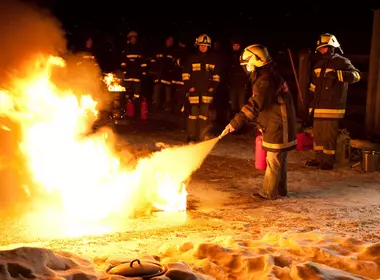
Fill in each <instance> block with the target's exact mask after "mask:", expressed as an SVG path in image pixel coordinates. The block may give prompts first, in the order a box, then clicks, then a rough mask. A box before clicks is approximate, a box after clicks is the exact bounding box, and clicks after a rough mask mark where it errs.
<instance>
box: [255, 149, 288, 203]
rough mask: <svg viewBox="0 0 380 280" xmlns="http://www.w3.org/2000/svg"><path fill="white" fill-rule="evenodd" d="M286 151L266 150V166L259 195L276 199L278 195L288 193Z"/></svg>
mask: <svg viewBox="0 0 380 280" xmlns="http://www.w3.org/2000/svg"><path fill="white" fill-rule="evenodd" d="M287 157H288V152H286V151H285V152H269V151H268V152H267V158H266V161H267V168H266V170H265V175H264V183H263V186H262V187H261V189H260V191H259V195H261V196H263V197H265V198H267V199H277V198H278V196H286V195H287V194H288V186H287V184H288V183H287V182H288V178H287V173H288V170H287V169H288V166H287V165H288V164H287Z"/></svg>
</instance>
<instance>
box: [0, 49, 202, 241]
mask: <svg viewBox="0 0 380 280" xmlns="http://www.w3.org/2000/svg"><path fill="white" fill-rule="evenodd" d="M32 65H33V66H32V67H33V69H31V70H30V71H28V73H30V75H29V76H26V77H25V76H23V77H17V78H14V79H13V82H12V84H11V85H10V86H9V88H8V89H7V90H2V91H0V117H5V118H9V119H11V120H13V121H14V122H15V123H17V124H18V125H19V126H20V128H21V132H22V140H21V143H20V145H19V148H20V150H21V151H22V154H23V156H24V157H25V162H26V165H27V168H28V170H29V171H30V173H31V174H32V176H31V177H32V178H31V179H32V181H33V186H34V187H35V186H37V187H38V189H41V190H42V191H43V193H46V194H49V195H48V197H49V198H50V197H51V196H54V197H56V196H58V198H59V200H58V201H59V204H58V205H59V206H57V205H54V206H55V207H58V208H59V211H60V212H59V213H60V216H59V217H60V218H58V216H55V214H51V215H53V216H54V217H55V219H61V218H62V217H63V218H64V219H65V221H66V222H67V221H70V223H72V225H68V224H66V225H65V226H66V227H70V226H75V227H76V231H78V227H77V226H78V223H80V222H90V223H94V222H96V223H102V222H104V221H105V220H107V219H111V218H110V217H118V218H120V217H123V218H128V217H132V216H136V215H138V214H141V213H144V214H146V213H150V212H151V211H153V210H154V209H158V210H162V211H184V210H186V197H187V192H186V186H185V184H184V183H183V182H184V181H185V180H186V179H187V178H188V177H189V176H190V175H191V173H192V172H193V171H194V170H195V169H196V168H198V166H196V165H198V163H194V162H195V161H194V160H192V159H191V155H190V157H189V154H188V152H186V151H184V150H183V149H181V148H168V149H164V150H162V151H160V152H157V153H155V154H153V155H152V156H151V157H147V158H143V159H140V160H139V161H138V163H137V164H136V166H134V167H128V166H125V165H123V164H122V160H121V156H120V155H118V154H117V153H116V152H115V150H114V149H113V146H114V145H113V144H114V142H113V141H114V137H113V136H114V135H113V134H112V133H111V132H109V131H105V132H104V131H103V132H101V133H98V134H93V135H90V136H88V135H87V136H86V133H87V130H88V129H89V127H90V126H91V124H92V122H93V121H94V120H95V119H96V115H97V110H96V105H97V102H96V101H95V100H93V98H92V97H91V96H90V95H83V96H77V95H76V94H74V92H72V91H67V90H66V91H63V90H61V89H60V88H58V87H57V86H56V85H55V84H54V83H53V81H52V79H51V73H52V71H53V70H54V69H55V68H56V67H65V61H64V60H62V59H61V58H59V57H52V56H50V57H45V56H43V57H40V58H39V59H38V60H36V61H35V62H34V63H33V64H32ZM111 78H112V79H111ZM105 79H106V81H109V83H108V85H109V89H110V90H116V89H117V90H119V88H118V85H116V84H115V83H113V82H112V81H113V79H114V75H113V74H108V75H107V76H106V77H105ZM0 127H2V129H7V130H9V128H8V127H6V126H4V125H3V126H1V124H0ZM184 148H186V147H184ZM186 157H187V158H188V160H190V162H188V163H186V162H185V161H186V160H185V161H184V162H181V164H179V162H178V161H179V159H184V158H185V159H186ZM30 187H32V186H30ZM31 189H33V188H31ZM50 199H51V198H50ZM41 204H42V205H41V206H42V209H43V211H44V213H45V214H47V213H50V212H49V211H50V210H49V206H48V205H50V206H51V204H52V202H51V200H50V201H49V202H48V201H44V202H42V203H41ZM119 222H120V219H119ZM39 226H40V227H41V226H42V227H44V226H43V225H42V224H41V222H40V225H39ZM44 228H46V226H45V227H44ZM66 230H69V229H67V228H66ZM86 233H91V232H88V229H82V232H76V234H86Z"/></svg>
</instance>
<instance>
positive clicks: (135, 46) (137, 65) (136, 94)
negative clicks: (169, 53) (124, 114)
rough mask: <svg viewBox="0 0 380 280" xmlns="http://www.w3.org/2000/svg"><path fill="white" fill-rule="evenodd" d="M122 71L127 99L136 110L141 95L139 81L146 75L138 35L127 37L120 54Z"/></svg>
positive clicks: (130, 34) (134, 33)
mask: <svg viewBox="0 0 380 280" xmlns="http://www.w3.org/2000/svg"><path fill="white" fill-rule="evenodd" d="M120 66H121V68H122V71H123V81H124V85H125V88H126V89H127V95H128V96H127V99H130V100H133V103H135V105H137V106H135V107H136V108H140V106H138V104H139V101H140V95H141V80H142V78H143V76H144V75H146V68H147V64H146V61H145V55H144V51H143V49H142V47H141V45H140V43H139V42H138V34H137V32H136V31H131V32H129V33H128V35H127V45H126V46H125V48H124V50H123V51H122V54H121V64H120Z"/></svg>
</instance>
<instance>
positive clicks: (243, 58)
mask: <svg viewBox="0 0 380 280" xmlns="http://www.w3.org/2000/svg"><path fill="white" fill-rule="evenodd" d="M271 61H272V58H271V56H270V55H269V52H268V49H267V48H266V47H265V46H263V45H260V44H255V45H250V46H248V47H246V48H245V49H244V50H243V51H242V53H241V55H240V65H245V66H246V68H247V71H248V72H252V71H253V70H254V69H255V67H263V66H264V65H266V64H268V63H270V62H271Z"/></svg>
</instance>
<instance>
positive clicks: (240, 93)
mask: <svg viewBox="0 0 380 280" xmlns="http://www.w3.org/2000/svg"><path fill="white" fill-rule="evenodd" d="M246 95H247V94H246V90H245V85H231V86H230V90H229V97H230V104H231V111H232V114H233V115H235V114H237V113H239V112H240V110H241V108H243V106H244V105H245V104H246Z"/></svg>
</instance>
